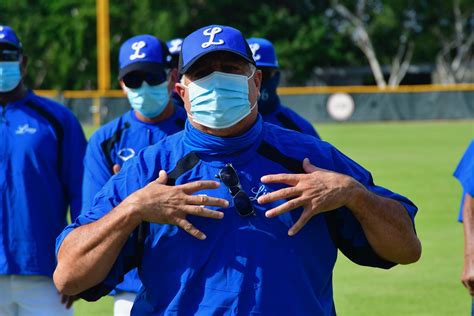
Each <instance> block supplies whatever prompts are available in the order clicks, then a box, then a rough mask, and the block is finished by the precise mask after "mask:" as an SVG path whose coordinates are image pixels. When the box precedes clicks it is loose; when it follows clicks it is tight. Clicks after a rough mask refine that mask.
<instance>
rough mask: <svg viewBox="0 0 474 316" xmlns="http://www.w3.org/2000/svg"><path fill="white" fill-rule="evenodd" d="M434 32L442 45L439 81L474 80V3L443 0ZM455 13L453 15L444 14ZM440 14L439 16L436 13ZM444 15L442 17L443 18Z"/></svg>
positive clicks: (439, 57) (437, 72) (437, 69)
mask: <svg viewBox="0 0 474 316" xmlns="http://www.w3.org/2000/svg"><path fill="white" fill-rule="evenodd" d="M439 2H440V3H437V6H436V8H437V10H436V12H433V15H434V16H431V17H430V18H432V19H438V23H433V24H431V29H430V32H431V33H432V34H434V35H435V36H436V37H437V38H438V39H439V43H440V44H441V47H440V48H439V50H438V52H437V54H436V70H435V75H436V80H437V81H439V82H440V83H460V82H469V81H471V82H472V81H473V80H474V70H473V67H474V56H473V51H474V49H473V47H474V2H473V1H472V0H469V1H461V0H453V1H452V2H448V1H439ZM441 11H442V12H445V13H447V12H452V14H444V15H443V14H441ZM436 15H437V16H436ZM440 17H441V18H440Z"/></svg>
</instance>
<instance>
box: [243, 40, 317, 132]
mask: <svg viewBox="0 0 474 316" xmlns="http://www.w3.org/2000/svg"><path fill="white" fill-rule="evenodd" d="M247 41H248V43H249V46H250V49H251V50H252V54H253V59H254V60H255V63H256V65H257V68H258V69H259V70H260V71H261V72H262V86H261V87H260V97H259V99H258V111H259V113H260V114H261V115H262V118H263V120H264V121H265V122H269V123H272V124H275V125H278V126H281V127H284V128H288V129H291V130H294V131H297V132H301V133H304V134H308V135H311V136H315V137H317V138H320V137H319V135H318V133H317V132H316V130H315V129H314V127H313V125H312V124H311V123H310V122H308V121H307V120H305V119H304V118H302V117H301V116H300V115H299V114H297V113H296V112H295V111H293V110H291V109H290V108H288V107H286V106H284V105H283V104H281V102H280V98H279V97H278V94H277V87H278V84H279V82H280V70H279V65H278V59H277V55H276V53H275V48H274V47H273V44H272V43H271V42H270V41H268V40H266V39H264V38H249V39H248V40H247Z"/></svg>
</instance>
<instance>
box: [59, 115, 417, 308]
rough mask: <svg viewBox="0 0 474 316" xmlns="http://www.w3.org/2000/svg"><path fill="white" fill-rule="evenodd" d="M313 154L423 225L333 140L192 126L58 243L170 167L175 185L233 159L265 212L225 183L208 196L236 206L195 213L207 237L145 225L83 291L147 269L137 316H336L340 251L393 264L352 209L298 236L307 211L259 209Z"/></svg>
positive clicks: (105, 194) (134, 165) (264, 129)
mask: <svg viewBox="0 0 474 316" xmlns="http://www.w3.org/2000/svg"><path fill="white" fill-rule="evenodd" d="M305 157H309V158H310V160H311V162H312V163H313V164H315V165H316V166H318V167H320V168H325V169H329V170H334V171H337V172H341V173H345V174H348V175H351V176H353V177H354V178H356V179H357V180H358V181H360V182H361V183H362V184H364V185H365V186H366V187H367V188H368V189H369V190H371V191H372V192H374V193H376V194H379V195H382V196H386V197H389V198H393V199H395V200H398V201H400V202H401V203H402V205H403V206H404V207H405V208H406V211H407V213H408V214H409V216H410V217H411V219H412V220H413V219H414V216H415V214H416V211H417V208H416V206H414V204H413V203H412V202H410V201H409V200H408V199H406V198H405V197H403V196H400V195H398V194H396V193H393V192H391V191H389V190H387V189H384V188H382V187H379V186H376V185H375V184H374V182H373V180H372V176H371V175H370V173H369V172H367V171H366V170H365V169H363V168H362V167H361V166H359V165H358V164H356V163H355V162H354V161H352V160H350V159H349V158H348V157H346V156H345V155H343V154H342V153H341V152H339V151H338V150H337V149H336V148H334V147H333V146H331V145H330V144H329V143H326V142H323V141H320V140H318V139H316V138H314V137H312V136H308V135H305V134H302V133H298V132H293V131H290V130H287V129H282V128H280V127H278V126H275V125H273V124H268V123H263V122H262V120H261V118H259V119H258V120H257V122H256V123H255V124H254V126H253V127H252V128H251V129H250V130H249V131H247V132H246V133H244V134H243V135H241V136H239V137H234V138H220V137H216V136H212V135H208V134H204V133H202V132H200V131H198V130H196V129H194V128H193V127H192V126H191V124H189V122H188V123H186V128H185V131H183V132H181V133H177V134H174V135H172V136H169V137H167V138H166V139H164V140H163V141H161V142H160V143H158V144H156V145H153V146H150V147H147V148H146V149H145V150H143V151H141V152H140V153H139V154H138V156H137V157H136V158H134V159H131V160H130V161H128V162H127V164H125V167H124V169H123V170H122V171H121V172H120V173H119V174H117V175H115V176H114V177H112V178H111V179H110V181H109V182H108V183H107V184H106V185H105V186H104V188H103V189H102V190H101V191H100V192H99V193H98V195H97V197H96V200H95V203H94V207H93V208H92V210H91V211H90V212H88V213H87V214H83V215H81V216H80V217H79V218H78V219H77V220H76V222H75V223H74V224H72V225H70V226H69V227H68V228H66V229H65V230H64V232H63V233H62V234H61V235H60V236H59V237H58V240H57V250H58V249H59V247H60V245H61V242H62V241H63V239H64V238H65V237H66V236H67V234H68V233H69V232H70V231H71V230H73V229H74V228H75V227H78V226H81V225H85V224H87V223H90V222H93V221H96V220H97V219H99V218H101V217H102V216H104V215H105V214H106V213H107V212H109V211H110V210H111V209H112V208H114V207H115V206H116V205H118V204H119V203H120V202H121V201H122V200H124V199H125V198H126V197H127V196H128V195H130V194H131V193H133V192H135V191H136V190H138V189H140V188H142V187H143V186H145V185H146V184H148V183H149V182H151V181H154V180H155V179H156V178H157V176H158V173H159V171H160V170H161V169H163V170H166V171H167V172H168V177H169V181H168V184H169V185H174V184H176V185H179V184H183V183H187V182H192V181H196V180H203V179H206V180H210V179H215V175H216V174H218V173H219V170H220V169H221V168H222V167H223V166H224V165H225V164H226V163H232V164H233V166H234V167H235V169H236V170H237V173H238V175H239V177H240V182H241V185H242V188H243V190H244V191H245V192H246V193H247V194H248V195H249V196H250V199H251V200H252V201H254V202H253V206H254V208H255V211H256V213H257V215H256V216H254V217H241V216H240V215H238V213H237V211H236V210H235V208H234V207H233V202H232V197H231V195H230V194H229V191H228V189H227V188H226V187H225V186H224V185H223V184H222V185H221V186H220V187H219V188H218V189H215V190H204V191H200V192H198V194H207V195H209V196H216V197H222V198H225V199H227V200H228V201H230V207H229V208H227V209H222V211H223V212H224V213H225V216H224V218H223V219H222V220H214V219H208V218H200V217H194V216H188V220H189V221H190V222H191V223H193V224H194V225H195V226H196V227H198V228H200V229H201V230H202V231H203V232H204V233H205V234H206V235H207V239H206V240H205V241H201V240H198V239H196V238H194V237H192V236H190V235H189V234H187V233H186V232H184V231H183V230H181V229H179V228H178V227H176V226H173V225H161V224H150V223H148V224H147V223H144V224H142V225H140V227H139V228H137V230H136V231H135V233H133V234H132V235H131V237H130V239H129V241H128V242H127V243H126V244H125V246H124V247H123V249H122V251H121V253H120V255H119V257H118V258H117V261H116V262H115V264H114V266H113V268H112V270H111V271H110V273H109V275H108V276H107V278H106V279H105V280H104V281H103V282H102V283H100V284H98V285H97V286H95V287H93V288H91V289H89V290H87V291H86V292H84V293H83V297H84V298H86V299H92V300H93V299H97V298H98V297H100V296H101V295H105V294H106V293H108V291H109V290H110V289H111V288H113V287H114V286H115V285H116V284H117V283H118V282H120V281H121V280H122V278H123V275H124V273H125V272H126V271H127V270H128V269H130V267H133V266H138V273H139V275H140V278H141V280H142V281H143V287H142V289H141V290H140V293H139V294H138V296H137V299H136V301H135V304H134V306H133V309H132V315H165V314H166V315H217V314H219V315H250V314H252V315H335V308H334V302H333V290H332V270H333V268H334V264H335V262H336V256H337V250H338V248H339V249H340V250H341V251H342V252H343V253H344V254H345V255H346V256H348V257H349V258H350V259H351V260H353V261H354V262H356V263H358V264H362V265H368V266H375V267H381V268H390V267H392V266H394V265H395V264H394V263H392V262H389V261H386V260H384V259H382V258H380V257H379V256H378V255H377V254H376V253H375V252H374V251H373V250H372V248H371V247H370V245H369V243H368V241H367V239H366V237H365V235H364V232H363V230H362V228H361V226H360V224H359V223H358V221H357V220H356V219H355V217H354V216H353V215H352V213H351V212H350V211H349V210H348V209H346V208H340V209H337V210H333V211H330V212H327V213H324V214H320V215H318V216H315V217H313V218H312V219H311V220H310V221H309V222H308V224H306V226H305V227H304V228H303V229H302V230H301V231H300V232H299V233H298V234H297V235H295V236H294V237H289V236H288V233H287V232H288V229H289V228H290V227H291V226H292V225H293V224H294V223H295V222H296V220H297V219H298V218H299V216H300V215H301V212H302V210H301V209H297V210H293V211H292V212H290V213H286V214H283V215H281V216H278V217H277V218H272V219H269V218H266V217H265V216H264V212H265V211H266V210H268V209H270V208H273V207H276V206H277V205H279V204H281V203H282V202H281V201H278V202H274V203H269V204H268V205H267V204H266V205H259V204H258V203H256V202H255V200H256V199H257V198H258V197H259V196H260V195H262V194H265V193H268V192H271V191H275V190H277V189H279V188H282V187H284V186H283V185H280V184H278V185H277V184H263V183H261V182H260V178H261V177H262V176H263V175H267V174H273V173H303V170H302V161H303V159H304V158H305Z"/></svg>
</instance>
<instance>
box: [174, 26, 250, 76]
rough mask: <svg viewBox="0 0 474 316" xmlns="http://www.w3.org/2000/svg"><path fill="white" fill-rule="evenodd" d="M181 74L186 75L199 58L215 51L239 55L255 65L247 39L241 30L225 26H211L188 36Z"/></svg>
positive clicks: (183, 49) (183, 45)
mask: <svg viewBox="0 0 474 316" xmlns="http://www.w3.org/2000/svg"><path fill="white" fill-rule="evenodd" d="M181 47H182V49H181V56H180V60H179V62H180V67H179V69H180V73H181V74H184V73H185V72H186V71H188V70H189V68H190V67H191V66H192V65H193V64H194V62H196V61H197V60H198V59H199V58H201V57H203V56H204V55H206V54H209V53H212V52H215V51H227V52H231V53H234V54H237V55H239V56H240V57H242V58H243V59H245V60H246V61H248V62H249V63H252V64H254V65H255V61H254V60H253V57H252V51H251V50H250V47H249V45H248V44H247V41H246V40H245V37H244V36H243V35H242V33H240V31H239V30H237V29H235V28H233V27H230V26H223V25H210V26H206V27H203V28H200V29H199V30H197V31H194V32H193V33H191V34H190V35H188V36H187V37H186V38H185V39H184V41H183V44H182V46H181Z"/></svg>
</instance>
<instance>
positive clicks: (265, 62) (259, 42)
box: [247, 37, 279, 68]
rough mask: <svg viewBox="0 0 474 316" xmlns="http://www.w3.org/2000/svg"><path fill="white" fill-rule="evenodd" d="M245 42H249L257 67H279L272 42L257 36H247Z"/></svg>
mask: <svg viewBox="0 0 474 316" xmlns="http://www.w3.org/2000/svg"><path fill="white" fill-rule="evenodd" d="M247 42H248V43H249V46H250V50H251V51H252V54H253V59H254V60H255V63H256V64H257V67H272V68H278V67H279V65H278V59H277V56H276V53H275V48H274V47H273V44H272V42H270V41H269V40H266V39H264V38H258V37H252V38H249V39H248V40H247Z"/></svg>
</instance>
